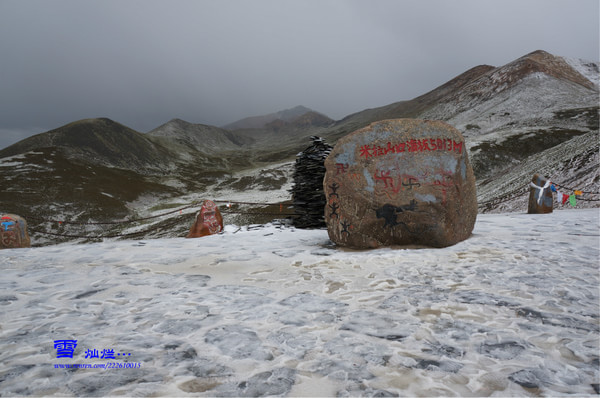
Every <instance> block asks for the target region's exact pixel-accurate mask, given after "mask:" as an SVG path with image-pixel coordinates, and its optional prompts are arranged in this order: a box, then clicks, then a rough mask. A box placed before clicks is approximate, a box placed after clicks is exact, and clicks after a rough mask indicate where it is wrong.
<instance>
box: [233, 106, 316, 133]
mask: <svg viewBox="0 0 600 398" xmlns="http://www.w3.org/2000/svg"><path fill="white" fill-rule="evenodd" d="M307 112H314V111H313V110H312V109H310V108H307V107H305V106H303V105H297V106H295V107H293V108H289V109H284V110H281V111H277V112H273V113H269V114H266V115H256V116H248V117H245V118H243V119H240V120H236V121H235V122H232V123H228V124H226V125H224V126H222V128H224V129H226V130H238V129H260V128H263V127H265V126H266V125H267V124H269V123H272V122H274V121H275V120H278V119H279V120H282V121H284V122H289V121H291V120H292V119H294V118H296V117H298V116H301V115H303V114H305V113H307Z"/></svg>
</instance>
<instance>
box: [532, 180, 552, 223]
mask: <svg viewBox="0 0 600 398" xmlns="http://www.w3.org/2000/svg"><path fill="white" fill-rule="evenodd" d="M550 185H551V184H550V180H548V179H546V178H545V177H542V176H540V175H539V174H534V175H533V178H532V179H531V183H530V184H529V203H528V206H527V213H529V214H546V213H552V207H553V203H554V197H553V195H552V189H551V188H550Z"/></svg>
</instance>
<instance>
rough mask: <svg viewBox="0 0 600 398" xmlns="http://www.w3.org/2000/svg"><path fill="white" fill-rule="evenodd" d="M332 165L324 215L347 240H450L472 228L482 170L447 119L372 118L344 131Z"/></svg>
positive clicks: (363, 243)
mask: <svg viewBox="0 0 600 398" xmlns="http://www.w3.org/2000/svg"><path fill="white" fill-rule="evenodd" d="M325 168H326V173H325V178H324V180H323V188H324V191H325V196H326V198H327V204H326V205H325V222H326V223H327V230H328V233H329V237H330V239H331V240H332V241H333V242H335V243H336V244H338V245H340V246H347V247H351V248H356V249H366V248H376V247H380V246H392V245H411V244H416V245H424V246H431V247H445V246H450V245H453V244H455V243H457V242H460V241H462V240H464V239H467V238H468V237H469V236H470V235H471V232H472V231H473V227H474V225H475V219H476V218H477V195H476V191H475V176H474V174H473V169H472V168H471V164H470V163H469V158H468V155H467V148H466V146H465V142H464V139H463V137H462V134H461V133H460V132H459V131H458V130H456V129H455V128H453V127H452V126H450V125H448V124H446V123H444V122H441V121H431V120H417V119H394V120H383V121H379V122H375V123H372V124H370V125H369V126H367V127H365V128H363V129H360V130H357V131H355V132H354V133H351V134H349V135H347V136H345V137H343V138H341V139H340V140H339V141H338V142H337V144H336V145H335V147H334V149H333V151H332V152H331V154H330V155H329V157H328V158H327V159H326V161H325Z"/></svg>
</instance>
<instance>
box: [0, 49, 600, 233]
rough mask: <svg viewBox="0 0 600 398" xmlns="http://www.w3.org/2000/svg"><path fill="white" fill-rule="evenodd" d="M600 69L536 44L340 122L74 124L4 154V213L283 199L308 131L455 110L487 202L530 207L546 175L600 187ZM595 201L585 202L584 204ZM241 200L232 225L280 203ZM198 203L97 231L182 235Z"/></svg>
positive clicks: (46, 214)
mask: <svg viewBox="0 0 600 398" xmlns="http://www.w3.org/2000/svg"><path fill="white" fill-rule="evenodd" d="M598 66H599V64H598V63H596V62H584V61H581V60H573V59H565V58H561V57H557V56H554V55H551V54H548V53H546V52H543V51H535V52H533V53H530V54H527V55H525V56H523V57H521V58H519V59H517V60H515V61H513V62H510V63H508V64H507V65H504V66H500V67H494V66H489V65H481V66H476V67H474V68H472V69H470V70H468V71H466V72H464V73H463V74H461V75H459V76H457V77H455V78H454V79H451V80H450V81H448V82H447V83H445V84H443V85H441V86H440V87H437V88H435V89H433V90H431V91H429V92H427V93H425V94H423V95H421V96H419V97H417V98H414V99H412V100H407V101H400V102H396V103H393V104H390V105H386V106H383V107H379V108H373V109H367V110H364V111H362V112H358V113H355V114H352V115H349V116H347V117H345V118H344V119H342V120H339V121H337V122H334V121H332V120H331V119H329V118H327V117H326V116H324V115H322V114H320V113H318V112H315V111H312V110H310V109H308V108H305V107H301V106H299V107H295V108H292V109H289V110H285V111H280V112H276V113H273V114H270V115H266V116H261V117H254V118H247V119H243V120H242V121H238V122H236V123H233V124H231V125H228V126H227V127H228V128H227V129H225V128H218V127H214V126H206V125H202V124H193V123H189V122H186V121H183V120H179V119H174V120H171V121H169V122H167V123H165V124H164V125H162V126H159V127H157V128H156V129H154V130H152V131H150V132H149V133H147V134H142V133H139V132H136V131H134V130H132V129H130V128H128V127H126V126H123V125H120V124H119V123H116V122H114V121H111V120H109V119H87V120H82V121H78V122H73V123H70V124H68V125H66V126H63V127H60V128H57V129H55V130H52V131H48V132H46V133H43V134H39V135H37V136H34V137H30V138H28V139H26V140H23V141H21V142H19V143H17V144H14V145H12V146H10V147H8V148H5V149H3V150H2V151H0V176H1V178H2V180H3V181H4V182H5V188H4V189H3V190H2V191H1V192H0V211H3V212H13V213H17V214H21V215H23V216H26V217H28V218H29V220H30V222H31V223H32V226H33V228H35V229H37V230H41V231H48V233H50V232H52V231H55V232H56V227H57V225H56V223H51V222H49V221H48V220H72V221H73V220H74V221H78V222H96V221H106V220H114V219H115V218H117V219H125V218H131V217H133V218H140V217H141V218H146V217H148V216H153V215H156V214H161V212H162V213H164V211H165V210H168V209H173V208H178V207H182V206H185V205H187V204H189V203H191V202H193V201H196V200H201V199H206V198H210V199H224V200H237V201H256V202H284V201H286V200H289V188H290V181H291V176H292V174H293V161H294V160H295V157H296V154H298V152H300V151H302V150H303V149H305V148H306V147H307V146H308V145H309V144H310V140H309V137H310V136H313V135H316V136H320V137H324V138H325V139H326V141H327V142H328V143H329V144H335V142H336V141H337V139H338V138H340V137H342V136H344V135H346V134H348V133H350V132H352V131H354V130H356V129H358V128H361V127H364V126H365V125H367V124H369V123H371V122H374V121H377V120H382V119H391V118H405V117H411V118H423V119H440V120H444V121H446V122H448V123H449V124H451V125H453V126H455V127H456V128H458V129H459V130H460V131H462V132H463V134H464V136H465V138H466V141H467V148H468V150H469V152H470V158H471V161H472V164H473V166H474V169H475V174H476V177H477V184H478V198H479V203H480V211H486V212H487V211H524V210H525V209H526V198H527V192H528V187H527V184H528V182H529V180H530V178H531V176H532V175H533V174H535V173H542V174H544V175H545V176H547V177H549V178H551V179H552V180H553V181H554V182H557V183H559V184H562V185H564V186H567V187H573V188H576V189H581V190H584V191H587V192H593V193H594V192H595V193H599V192H600V175H599V173H600V168H599V167H598V165H599V164H600V159H599V157H598V154H599V152H600V147H599V145H600V144H599V142H600V137H599V115H598V108H599V105H598V95H599V91H598V80H599V78H598V76H599V71H598ZM235 126H238V127H244V128H235ZM253 126H254V127H253ZM257 126H258V127H257ZM250 127H253V128H250ZM592 198H600V195H596V196H592ZM598 205H600V201H580V202H579V205H578V207H587V206H598ZM276 208H277V210H278V209H279V206H277V207H276ZM233 210H237V211H238V213H237V215H236V214H234V213H232V214H231V215H229V214H227V215H226V222H229V223H238V224H240V223H252V222H264V221H266V220H268V217H269V216H271V215H272V214H271V213H272V210H273V208H269V207H268V206H265V207H263V208H262V209H260V208H259V209H258V210H257V209H256V208H251V207H244V206H241V207H237V208H234V209H233ZM266 210H268V213H269V214H268V215H267V214H264V215H261V211H262V212H263V213H264V212H265V211H266ZM194 211H195V210H194V209H193V208H191V209H189V210H186V212H183V213H181V214H176V215H174V216H169V217H162V218H156V219H152V220H151V221H147V222H146V221H144V222H143V223H142V224H135V225H133V226H131V225H126V226H121V225H116V226H112V225H108V226H102V227H99V226H98V225H96V224H89V225H87V226H86V228H92V229H93V228H102V229H101V230H100V231H99V232H100V233H102V234H104V235H106V232H107V231H108V232H110V233H115V231H116V232H119V233H124V232H127V233H134V232H137V231H142V232H143V231H144V227H146V226H151V227H152V232H144V233H142V234H141V235H140V236H161V235H170V236H173V235H177V236H181V235H182V234H185V230H186V228H188V227H189V224H190V222H191V218H192V216H193V212H194ZM240 214H242V215H240ZM249 214H254V215H256V216H254V215H249ZM173 222H175V223H176V227H174V226H173V225H171V224H173ZM90 226H91V227H90ZM78 228H81V227H80V226H77V225H75V226H72V227H69V226H68V225H66V224H60V229H59V232H61V234H62V235H76V233H75V232H73V231H78V230H79V229H78ZM88 232H89V231H88ZM56 239H58V238H55V237H53V236H47V237H46V241H47V242H56V241H57V240H56ZM61 239H70V238H69V237H63V238H61ZM43 241H44V240H43V239H40V238H39V237H38V239H37V242H38V243H39V242H43Z"/></svg>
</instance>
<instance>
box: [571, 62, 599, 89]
mask: <svg viewBox="0 0 600 398" xmlns="http://www.w3.org/2000/svg"><path fill="white" fill-rule="evenodd" d="M561 58H562V59H564V60H565V62H566V63H567V64H569V65H570V66H571V67H572V68H573V69H575V70H576V71H577V72H579V73H581V74H582V75H583V76H584V77H585V78H586V79H588V80H589V81H591V82H592V83H594V86H596V90H598V88H599V86H600V63H599V62H593V61H586V60H584V59H581V58H569V57H561Z"/></svg>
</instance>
